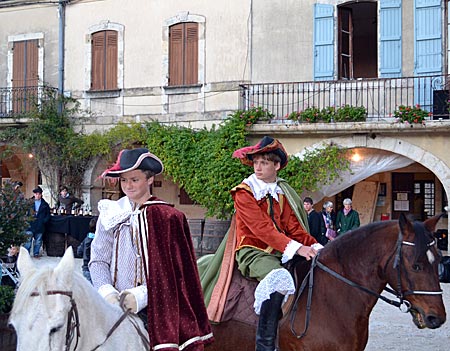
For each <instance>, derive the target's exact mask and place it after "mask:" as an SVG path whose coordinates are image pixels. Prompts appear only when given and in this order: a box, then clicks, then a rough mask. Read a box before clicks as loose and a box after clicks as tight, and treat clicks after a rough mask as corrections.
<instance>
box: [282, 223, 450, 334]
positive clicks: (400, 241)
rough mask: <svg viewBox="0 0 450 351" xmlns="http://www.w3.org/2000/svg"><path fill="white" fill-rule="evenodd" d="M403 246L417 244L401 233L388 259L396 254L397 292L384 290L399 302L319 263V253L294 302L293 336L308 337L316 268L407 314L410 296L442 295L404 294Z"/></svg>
mask: <svg viewBox="0 0 450 351" xmlns="http://www.w3.org/2000/svg"><path fill="white" fill-rule="evenodd" d="M435 243H436V242H435V240H432V241H431V242H429V243H428V244H427V246H428V247H431V246H433V245H434V244H435ZM403 245H405V246H415V244H414V243H412V242H409V241H404V240H403V233H402V232H401V231H399V233H398V238H397V243H396V250H395V252H394V253H393V254H392V255H391V257H390V258H389V259H388V262H389V261H391V258H392V256H393V255H394V254H395V258H394V264H393V268H396V269H397V290H393V289H391V288H388V287H385V288H384V291H386V292H388V293H390V294H392V295H395V296H396V297H397V298H398V299H399V301H395V300H391V299H389V298H387V297H386V296H383V295H381V294H378V293H377V292H375V291H372V290H370V289H368V288H366V287H364V286H361V285H359V284H357V283H355V282H353V281H351V280H350V279H347V278H345V277H344V276H342V275H341V274H339V273H337V272H335V271H334V270H332V269H331V268H329V267H327V266H325V265H324V264H323V263H322V262H320V261H319V256H320V251H319V252H318V253H317V255H316V256H315V257H314V258H313V260H312V263H311V267H310V269H309V271H308V273H307V274H306V277H305V278H304V279H303V282H302V284H301V286H300V288H299V290H298V293H297V297H296V299H295V302H294V304H293V307H292V310H291V316H290V328H291V332H292V334H293V335H294V336H295V337H296V338H298V339H300V338H302V337H304V336H305V335H306V332H307V330H308V326H309V320H310V318H311V301H312V290H313V285H314V268H315V267H316V266H317V267H319V268H320V269H322V270H323V271H325V272H327V273H328V274H330V275H332V276H333V277H335V278H337V279H339V280H341V281H342V282H344V283H346V284H348V285H350V286H352V287H354V288H357V289H359V290H361V291H364V292H366V293H368V294H370V295H372V296H375V297H376V298H377V299H381V300H383V301H385V302H387V303H388V304H390V305H394V306H396V307H398V308H399V309H400V311H402V312H404V313H407V312H409V311H410V310H411V303H410V302H409V301H408V300H405V297H406V296H409V295H442V293H443V292H442V290H440V291H423V290H407V291H405V292H402V288H401V283H402V281H401V270H402V266H403V255H402V246H403ZM307 283H309V285H308V297H307V303H306V316H305V328H304V330H303V332H302V333H301V334H300V335H299V334H297V332H296V331H295V329H294V322H295V315H296V312H297V308H298V302H299V300H300V297H301V295H302V293H303V290H304V289H305V287H306V284H307ZM403 306H404V307H403Z"/></svg>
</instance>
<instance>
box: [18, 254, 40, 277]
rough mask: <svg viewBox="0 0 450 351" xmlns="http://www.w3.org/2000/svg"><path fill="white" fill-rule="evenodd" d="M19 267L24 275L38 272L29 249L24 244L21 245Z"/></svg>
mask: <svg viewBox="0 0 450 351" xmlns="http://www.w3.org/2000/svg"><path fill="white" fill-rule="evenodd" d="M17 269H18V270H19V273H20V275H21V276H22V277H26V276H27V275H29V274H33V273H34V272H36V266H35V265H34V263H33V261H32V260H31V257H30V254H29V253H28V250H27V249H25V248H24V247H23V246H21V247H20V251H19V257H18V258H17Z"/></svg>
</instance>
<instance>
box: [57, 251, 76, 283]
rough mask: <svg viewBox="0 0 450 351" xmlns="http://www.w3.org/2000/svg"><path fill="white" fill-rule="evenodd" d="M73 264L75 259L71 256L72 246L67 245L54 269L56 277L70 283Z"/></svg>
mask: <svg viewBox="0 0 450 351" xmlns="http://www.w3.org/2000/svg"><path fill="white" fill-rule="evenodd" d="M74 265H75V259H74V258H73V250H72V247H68V248H67V249H66V252H65V253H64V256H63V257H62V258H61V261H60V262H59V263H58V265H57V266H56V268H55V270H54V273H55V275H56V277H57V279H58V280H61V281H62V282H63V283H66V284H71V283H72V276H73V268H74Z"/></svg>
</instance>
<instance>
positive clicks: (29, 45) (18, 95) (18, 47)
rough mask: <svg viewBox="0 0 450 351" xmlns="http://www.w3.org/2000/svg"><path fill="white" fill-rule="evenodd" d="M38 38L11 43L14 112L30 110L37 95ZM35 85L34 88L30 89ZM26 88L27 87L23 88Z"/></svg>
mask: <svg viewBox="0 0 450 351" xmlns="http://www.w3.org/2000/svg"><path fill="white" fill-rule="evenodd" d="M38 62H39V55H38V40H37V39H34V40H24V41H17V42H14V44H13V78H12V87H13V94H12V105H13V106H12V109H13V112H14V113H21V112H26V111H29V110H30V107H31V106H33V103H36V102H37V101H35V99H36V96H37V86H38V84H39V76H38ZM33 87H36V89H30V88H33ZM25 88H28V89H25Z"/></svg>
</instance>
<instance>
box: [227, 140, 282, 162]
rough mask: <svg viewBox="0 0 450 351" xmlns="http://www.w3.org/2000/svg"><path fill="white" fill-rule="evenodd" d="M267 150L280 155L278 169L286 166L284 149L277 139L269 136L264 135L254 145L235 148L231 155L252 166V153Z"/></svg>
mask: <svg viewBox="0 0 450 351" xmlns="http://www.w3.org/2000/svg"><path fill="white" fill-rule="evenodd" d="M269 152H273V153H274V154H276V155H278V156H279V157H280V159H281V162H280V169H282V168H284V167H286V165H287V163H288V155H287V152H286V150H285V149H284V147H283V145H282V144H281V143H280V141H279V140H278V139H274V138H272V137H269V136H265V137H264V138H262V139H261V140H260V141H259V142H258V143H257V144H256V145H254V146H247V147H243V148H241V149H237V150H236V151H235V152H233V157H235V158H238V159H240V160H241V162H242V164H244V165H247V166H253V155H258V154H266V153H269Z"/></svg>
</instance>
